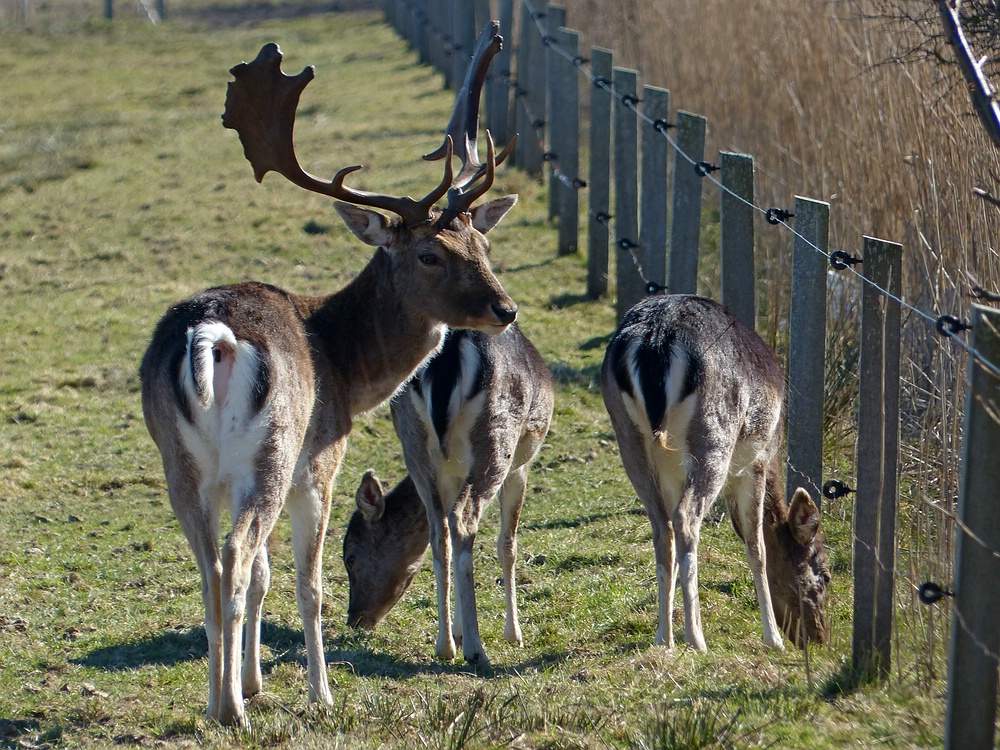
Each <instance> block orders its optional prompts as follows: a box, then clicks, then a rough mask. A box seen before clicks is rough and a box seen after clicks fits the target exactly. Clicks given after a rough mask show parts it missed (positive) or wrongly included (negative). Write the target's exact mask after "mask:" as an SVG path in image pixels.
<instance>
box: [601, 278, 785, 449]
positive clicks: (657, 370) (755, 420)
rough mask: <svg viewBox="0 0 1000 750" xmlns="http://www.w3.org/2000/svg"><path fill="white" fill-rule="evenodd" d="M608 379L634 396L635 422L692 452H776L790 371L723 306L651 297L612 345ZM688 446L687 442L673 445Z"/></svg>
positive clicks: (696, 299) (627, 402) (630, 315)
mask: <svg viewBox="0 0 1000 750" xmlns="http://www.w3.org/2000/svg"><path fill="white" fill-rule="evenodd" d="M603 378H604V384H605V387H606V388H614V389H617V390H618V391H620V392H621V393H622V394H625V395H626V396H628V398H627V399H625V401H624V403H625V406H626V408H627V409H628V410H629V412H630V414H629V416H630V417H631V418H632V421H633V423H635V424H636V425H639V426H641V427H642V429H643V430H644V431H645V432H646V433H647V434H649V435H652V436H654V437H655V438H657V439H658V440H661V441H662V440H677V439H678V438H683V439H686V441H687V442H688V448H689V450H690V452H691V453H694V454H696V455H700V454H702V453H704V452H706V451H705V448H706V447H707V446H709V445H726V444H736V443H740V442H752V443H753V444H754V445H755V446H758V447H760V448H761V449H762V450H763V451H764V452H765V453H766V454H767V455H768V456H773V455H774V454H775V453H776V451H777V449H778V447H779V445H780V441H781V435H780V431H779V430H778V424H779V418H780V415H781V411H782V401H783V398H784V376H783V374H782V370H781V365H780V363H779V362H778V359H777V357H776V356H775V355H774V352H773V351H771V349H770V348H769V347H768V346H767V344H765V343H764V342H763V341H762V340H761V338H760V337H759V336H758V335H757V334H756V333H755V332H754V331H752V330H750V329H749V328H747V327H746V326H744V325H743V324H742V323H740V322H739V321H738V320H737V319H736V318H734V317H733V316H732V315H730V314H729V313H728V312H727V311H726V310H725V309H724V308H723V307H722V306H721V305H719V304H718V303H716V302H714V301H712V300H709V299H706V298H704V297H697V296H693V295H666V296H655V297H647V298H646V299H644V300H642V301H641V302H639V303H638V304H637V305H635V306H634V307H633V308H632V309H631V310H629V312H628V313H627V314H626V315H625V317H624V319H623V320H622V323H621V326H620V327H619V329H618V332H617V333H616V334H615V336H614V337H613V338H612V340H611V342H610V344H609V345H608V351H607V356H606V358H605V365H604V373H603ZM674 447H682V446H676V445H675V446H674Z"/></svg>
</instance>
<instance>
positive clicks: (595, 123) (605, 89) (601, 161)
mask: <svg viewBox="0 0 1000 750" xmlns="http://www.w3.org/2000/svg"><path fill="white" fill-rule="evenodd" d="M611 69H612V54H611V52H610V51H609V50H606V49H600V48H599V47H593V48H591V50H590V72H591V73H592V74H593V76H594V80H595V85H594V87H593V89H591V91H590V174H589V176H588V177H589V179H588V180H587V186H588V189H587V195H588V198H589V202H588V208H589V211H588V223H587V226H588V232H587V296H589V297H591V298H594V299H596V298H597V297H601V296H603V295H605V294H607V291H608V240H609V237H610V232H609V231H608V221H609V220H610V218H611V102H612V99H613V96H612V93H611V91H610V90H609V89H610V87H611Z"/></svg>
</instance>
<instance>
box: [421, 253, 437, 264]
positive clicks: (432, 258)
mask: <svg viewBox="0 0 1000 750" xmlns="http://www.w3.org/2000/svg"><path fill="white" fill-rule="evenodd" d="M417 258H418V259H419V260H420V262H421V263H423V264H424V265H425V266H436V265H438V264H440V263H441V261H440V259H439V258H438V257H437V256H436V255H434V253H421V254H420V255H418V256H417Z"/></svg>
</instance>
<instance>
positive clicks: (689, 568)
mask: <svg viewBox="0 0 1000 750" xmlns="http://www.w3.org/2000/svg"><path fill="white" fill-rule="evenodd" d="M731 454H732V450H731V449H729V450H727V449H726V447H725V446H723V447H720V448H717V449H715V450H712V451H707V450H706V451H702V452H700V454H699V455H697V456H695V457H693V458H692V459H691V460H690V461H689V463H690V464H691V465H692V466H693V467H694V469H693V470H692V471H690V472H689V473H688V478H687V483H686V484H685V487H684V493H683V494H682V495H681V500H680V503H679V504H678V505H677V509H676V510H675V511H674V515H673V519H672V520H673V525H674V543H675V544H676V548H677V551H676V555H677V568H678V572H679V577H680V583H681V594H682V595H683V597H684V642H685V643H687V644H688V645H689V646H691V647H693V648H695V649H697V650H698V651H707V650H708V647H707V646H706V644H705V634H704V632H703V630H702V625H701V598H700V596H699V594H698V540H699V538H700V536H701V522H702V519H703V518H704V517H705V513H706V511H708V508H709V506H711V504H712V503H713V502H714V501H715V498H716V497H718V495H719V493H720V492H721V491H722V488H723V486H724V485H725V482H726V475H727V474H728V472H729V456H730V455H731Z"/></svg>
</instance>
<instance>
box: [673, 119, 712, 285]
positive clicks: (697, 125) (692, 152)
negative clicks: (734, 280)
mask: <svg viewBox="0 0 1000 750" xmlns="http://www.w3.org/2000/svg"><path fill="white" fill-rule="evenodd" d="M676 141H677V152H676V153H675V154H674V203H673V209H672V210H671V212H670V273H669V275H668V276H667V286H668V287H670V292H671V293H672V294H694V293H695V292H697V291H698V241H699V238H700V236H701V183H702V179H701V177H700V176H699V175H698V173H697V172H695V171H694V167H693V166H692V165H691V162H690V161H688V159H691V160H693V161H695V162H699V161H702V160H703V159H704V158H705V118H704V117H702V116H701V115H693V114H691V113H690V112H678V113H677V136H676ZM684 154H686V156H684Z"/></svg>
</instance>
